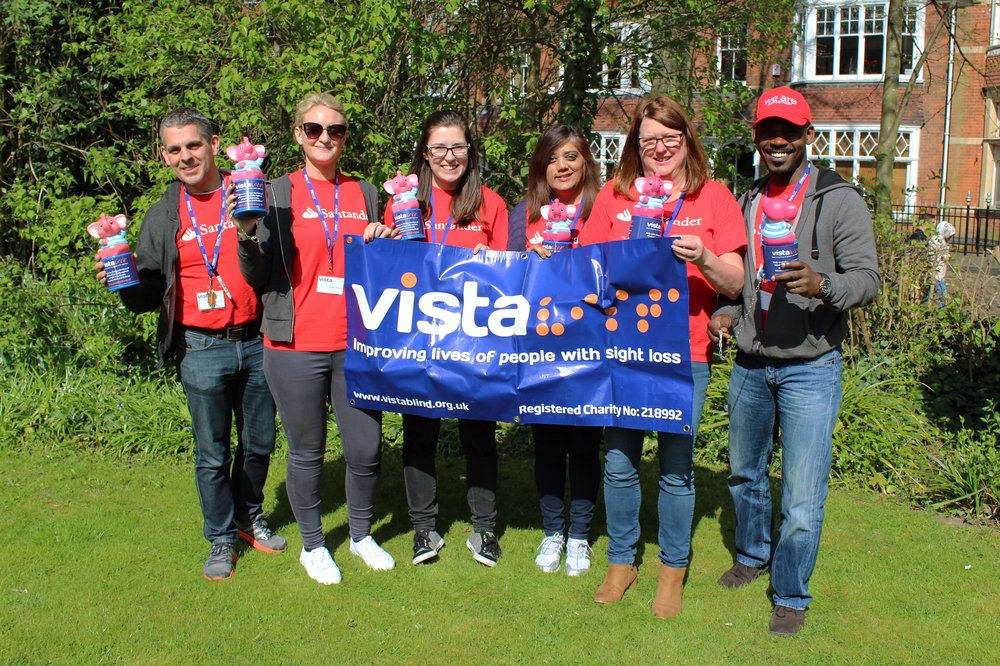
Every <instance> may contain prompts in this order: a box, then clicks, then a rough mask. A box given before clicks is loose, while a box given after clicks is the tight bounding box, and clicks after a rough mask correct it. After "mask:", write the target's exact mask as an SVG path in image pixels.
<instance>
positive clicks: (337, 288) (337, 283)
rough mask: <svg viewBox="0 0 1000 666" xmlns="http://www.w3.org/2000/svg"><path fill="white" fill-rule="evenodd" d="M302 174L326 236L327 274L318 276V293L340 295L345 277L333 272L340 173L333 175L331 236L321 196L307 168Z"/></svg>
mask: <svg viewBox="0 0 1000 666" xmlns="http://www.w3.org/2000/svg"><path fill="white" fill-rule="evenodd" d="M302 176H303V177H304V178H305V181H306V186H308V187H309V194H310V195H311V196H312V200H313V204H314V205H315V206H316V214H317V216H318V217H319V221H320V223H321V224H322V225H323V234H324V235H325V236H326V259H327V271H328V274H327V275H319V276H317V277H316V293H319V294H333V295H340V294H343V293H344V278H343V277H337V276H336V275H332V273H333V248H334V246H335V245H336V244H337V236H339V235H340V174H339V173H338V174H335V175H334V177H333V236H332V237H331V236H330V227H329V226H328V225H327V223H326V214H325V213H324V212H323V207H322V206H320V205H319V197H317V196H316V190H315V189H314V188H313V184H312V180H311V179H310V178H309V174H308V173H306V170H305V169H302Z"/></svg>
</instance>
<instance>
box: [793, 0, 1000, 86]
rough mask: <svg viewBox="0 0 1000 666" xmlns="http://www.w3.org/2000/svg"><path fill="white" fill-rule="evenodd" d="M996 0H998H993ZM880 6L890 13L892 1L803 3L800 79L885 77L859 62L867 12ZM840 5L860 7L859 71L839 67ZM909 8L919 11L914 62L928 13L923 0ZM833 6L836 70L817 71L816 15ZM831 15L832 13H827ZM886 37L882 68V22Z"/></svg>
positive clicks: (796, 51) (796, 68) (796, 62)
mask: <svg viewBox="0 0 1000 666" xmlns="http://www.w3.org/2000/svg"><path fill="white" fill-rule="evenodd" d="M994 1H995V0H994ZM871 7H879V8H881V9H882V10H883V11H884V12H885V14H886V15H888V9H889V3H888V2H879V1H877V0H874V1H871V0H870V1H867V2H866V1H861V0H854V1H850V0H807V1H806V2H804V3H803V6H802V7H801V8H800V10H799V14H798V16H797V22H798V24H799V26H800V28H801V34H802V39H801V40H798V41H797V42H796V44H795V45H794V47H793V49H792V71H793V72H795V73H796V74H797V81H801V82H805V83H809V82H812V83H820V82H823V83H830V82H837V83H841V82H871V83H878V82H880V81H881V80H882V77H883V73H882V72H879V73H878V74H865V73H864V67H863V64H862V63H861V62H860V61H861V59H862V58H863V55H864V43H863V33H864V31H865V23H866V20H865V12H866V10H867V9H868V8H871ZM841 9H856V10H857V16H858V18H857V20H858V31H859V32H860V33H862V40H861V42H860V43H859V48H858V56H859V64H858V71H857V73H854V74H840V73H839V72H838V70H839V67H840V62H839V61H840V45H841V37H840V34H841V32H840V31H841V28H842V21H841V18H842V14H841ZM908 9H912V10H915V12H916V15H915V16H914V20H913V57H912V62H913V63H916V61H917V59H918V58H919V57H920V51H921V49H922V48H923V45H924V27H925V14H924V5H922V4H915V3H913V4H910V5H909V7H908ZM831 10H832V17H831V18H832V24H830V28H831V29H832V30H833V32H834V34H833V35H832V36H833V38H834V54H833V66H834V72H833V73H832V74H817V73H816V48H817V47H816V40H817V16H819V15H820V12H830V11H831ZM828 16H829V15H828ZM886 20H888V19H887V18H886ZM882 34H883V40H882V62H883V68H884V63H885V38H884V35H885V28H884V23H883V32H882ZM910 76H911V74H910V73H902V74H900V77H899V80H900V81H908V80H909V79H910ZM917 80H918V81H920V80H922V77H921V74H920V72H917Z"/></svg>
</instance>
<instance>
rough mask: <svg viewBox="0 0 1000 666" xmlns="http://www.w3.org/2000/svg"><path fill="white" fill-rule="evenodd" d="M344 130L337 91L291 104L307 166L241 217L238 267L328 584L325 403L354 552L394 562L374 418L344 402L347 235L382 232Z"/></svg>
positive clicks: (294, 497)
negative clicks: (386, 541) (256, 213)
mask: <svg viewBox="0 0 1000 666" xmlns="http://www.w3.org/2000/svg"><path fill="white" fill-rule="evenodd" d="M347 130H348V123H347V115H346V113H345V112H344V108H343V106H341V104H340V102H339V101H338V100H337V99H336V98H335V97H333V96H331V95H328V94H325V93H323V94H310V95H306V97H305V98H303V99H302V101H300V102H299V103H298V105H297V106H296V107H295V123H294V127H293V132H294V135H295V141H296V142H297V143H298V144H299V146H301V148H302V154H303V156H304V157H305V165H304V167H303V168H302V169H300V170H297V171H294V172H292V173H290V174H288V175H286V176H283V177H281V178H279V179H277V180H275V181H273V182H272V183H270V184H269V185H268V199H269V210H268V215H267V217H265V218H264V220H263V222H262V223H261V224H260V225H255V224H253V223H252V222H251V223H250V224H246V225H241V226H242V227H243V228H242V229H241V231H242V233H241V240H240V244H239V255H240V269H241V271H242V272H243V274H244V276H245V277H246V279H247V281H248V282H249V283H250V284H251V285H253V286H254V287H255V288H258V289H261V290H262V296H261V300H262V301H263V303H264V320H263V323H262V325H261V330H262V332H263V333H264V374H265V375H266V377H267V382H268V385H269V386H270V387H271V393H272V394H273V395H274V401H275V403H276V404H277V407H278V412H279V413H280V415H281V420H282V424H283V425H284V429H285V435H286V437H287V439H288V475H287V479H286V486H287V490H288V501H289V503H290V504H291V506H292V512H293V513H294V514H295V519H296V521H298V524H299V531H300V532H301V533H302V546H303V548H302V553H301V555H300V556H299V561H300V562H301V563H302V566H303V567H305V569H306V572H307V573H308V574H309V576H310V577H311V578H313V579H314V580H316V581H318V582H320V583H323V584H326V585H329V584H334V583H339V582H340V580H341V574H340V570H339V568H338V567H337V565H336V563H335V562H334V560H333V557H332V556H331V555H330V551H329V550H328V549H327V548H326V545H325V539H324V536H323V525H322V522H321V509H320V504H321V502H320V499H321V492H320V491H321V488H320V486H321V478H322V473H323V457H324V454H325V453H326V421H327V403H328V402H329V403H330V404H332V406H333V413H334V416H335V417H336V419H337V428H338V429H339V431H340V438H341V442H342V444H343V450H344V459H345V461H346V463H347V474H346V480H345V485H346V489H345V494H346V496H347V513H348V523H349V531H350V535H351V545H350V550H351V552H352V553H354V554H356V555H358V556H359V557H361V559H362V560H364V562H365V564H367V565H368V566H369V567H370V568H372V569H377V570H387V569H392V568H393V567H394V566H395V562H394V561H393V559H392V557H391V556H390V555H389V553H387V552H385V550H383V549H382V548H381V547H380V546H379V545H378V544H377V543H376V542H375V540H374V539H373V538H372V537H371V535H370V533H369V532H370V529H371V524H372V519H373V517H374V505H375V495H376V492H377V490H378V483H379V469H380V464H381V444H382V439H381V437H382V414H381V412H377V411H372V410H367V409H355V408H354V407H351V406H350V404H349V402H348V399H347V389H346V384H345V382H344V358H345V355H346V349H347V307H346V300H345V295H344V237H345V236H347V235H348V234H364V235H365V237H366V238H368V239H371V238H372V237H373V236H375V235H380V236H381V235H388V229H387V228H386V227H385V226H384V225H381V224H377V223H376V222H375V221H376V220H377V215H378V209H377V206H378V198H377V190H376V189H375V187H374V186H373V185H372V184H371V183H367V182H365V181H363V180H357V179H355V178H352V177H350V176H346V175H344V174H343V173H341V172H340V171H339V170H338V169H337V162H338V160H339V158H340V156H341V153H342V152H343V149H344V144H345V142H346V141H347V134H348V131H347Z"/></svg>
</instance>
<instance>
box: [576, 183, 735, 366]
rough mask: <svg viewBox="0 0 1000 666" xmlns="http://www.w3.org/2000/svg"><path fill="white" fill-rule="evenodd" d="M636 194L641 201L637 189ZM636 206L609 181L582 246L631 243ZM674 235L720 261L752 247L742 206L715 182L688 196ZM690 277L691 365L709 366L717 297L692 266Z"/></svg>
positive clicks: (670, 209) (668, 207)
mask: <svg viewBox="0 0 1000 666" xmlns="http://www.w3.org/2000/svg"><path fill="white" fill-rule="evenodd" d="M631 193H632V195H633V196H635V197H636V198H638V194H637V192H636V191H635V188H634V187H633V188H632V190H631ZM635 203H636V201H635V200H631V199H627V198H625V197H623V196H621V195H619V194H618V193H616V192H615V190H614V182H613V181H609V182H608V183H607V184H606V185H605V186H604V187H603V188H602V189H601V191H600V193H599V194H598V195H597V198H596V199H595V200H594V207H593V208H592V209H591V211H590V217H589V218H588V219H587V226H586V227H584V229H583V232H582V233H581V234H580V244H581V245H592V244H594V243H603V242H605V241H613V240H626V239H628V237H629V232H630V231H631V229H632V206H634V205H635ZM674 205H675V202H673V201H671V202H668V203H667V205H666V210H665V217H667V219H669V216H670V214H671V213H673V210H674V208H673V207H674ZM669 235H670V236H684V235H694V236H698V237H699V238H701V241H702V243H704V245H705V247H706V248H707V249H709V250H711V251H712V252H713V253H715V254H716V255H718V256H721V255H723V254H726V253H728V252H737V253H739V254H740V255H742V254H743V253H744V252H745V251H746V247H747V239H746V230H745V229H744V227H743V213H742V212H741V211H740V207H739V204H737V203H736V199H735V198H734V197H733V195H732V194H731V193H730V192H729V190H727V189H726V188H725V187H724V186H723V185H721V184H720V183H717V182H715V181H714V180H710V181H707V182H706V183H705V185H704V186H702V188H701V190H699V191H698V193H697V194H693V195H692V194H690V193H688V194H687V195H686V196H685V198H684V203H683V204H682V206H681V209H680V210H679V211H678V213H677V218H676V219H675V220H674V225H673V227H671V229H670V234H669ZM687 275H688V290H689V292H690V302H689V312H690V316H689V317H688V327H689V334H690V337H691V360H692V361H695V362H703V363H704V362H708V361H710V360H711V359H712V341H711V340H710V339H709V337H708V321H709V319H711V317H712V310H713V309H714V307H715V300H716V291H715V289H714V288H713V287H712V285H710V284H709V283H708V280H706V279H705V278H704V276H702V274H701V271H699V270H698V269H697V268H696V267H695V265H694V264H690V263H689V264H688V265H687Z"/></svg>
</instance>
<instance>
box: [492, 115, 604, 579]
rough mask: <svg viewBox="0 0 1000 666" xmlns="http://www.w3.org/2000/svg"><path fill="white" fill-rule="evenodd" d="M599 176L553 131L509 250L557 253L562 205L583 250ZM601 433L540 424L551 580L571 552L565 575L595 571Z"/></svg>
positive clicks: (578, 149) (514, 217)
mask: <svg viewBox="0 0 1000 666" xmlns="http://www.w3.org/2000/svg"><path fill="white" fill-rule="evenodd" d="M599 174H600V170H599V168H598V166H597V162H595V161H594V156H593V155H592V154H591V152H590V143H589V141H587V137H585V136H584V134H583V132H581V131H580V130H579V129H577V128H576V127H571V126H569V125H554V126H552V127H550V128H549V129H547V130H546V131H545V132H544V133H543V134H542V136H541V137H540V138H539V139H538V144H537V145H536V146H535V151H534V153H532V155H531V161H530V163H529V166H528V192H527V196H526V197H525V199H524V201H522V202H521V203H519V204H517V206H515V207H514V209H513V211H511V214H510V231H511V233H510V240H509V241H508V249H510V250H515V251H524V250H525V249H527V250H529V251H532V252H536V253H537V254H538V255H539V256H540V257H542V258H548V257H549V256H550V255H551V253H550V252H549V250H547V249H545V248H544V247H542V240H543V239H542V234H543V233H544V232H545V224H546V222H545V220H544V219H543V218H542V213H541V209H542V207H543V206H549V205H553V204H555V203H556V202H557V201H558V202H560V203H562V204H564V205H566V206H573V207H574V209H575V210H574V211H573V214H572V215H571V216H570V217H571V218H572V224H571V227H570V232H571V240H570V247H576V246H577V244H578V243H579V236H580V232H581V231H582V230H583V229H584V227H585V225H586V224H587V219H588V217H589V216H590V210H591V208H592V207H593V205H594V198H595V197H596V196H597V192H598V191H599V190H600V188H601V185H600V175H599ZM601 431H602V430H601V428H596V427H589V426H579V425H552V424H533V425H532V426H531V436H532V439H533V440H534V448H535V487H536V488H537V489H538V498H539V499H538V507H539V509H540V511H541V514H542V529H543V531H544V533H545V534H544V537H543V538H542V542H541V544H539V546H538V554H537V556H536V557H535V566H537V567H538V568H539V569H541V570H542V571H544V572H546V573H553V572H556V571H558V570H559V566H560V564H561V560H562V554H563V550H564V549H565V551H566V573H567V574H568V575H570V576H579V575H580V574H583V573H586V571H587V570H589V569H590V553H591V550H590V543H589V538H590V524H591V522H592V521H593V519H594V504H595V502H596V501H597V488H598V484H599V480H600V473H601V464H600V461H599V459H598V452H599V450H600V447H601ZM567 462H568V471H569V489H570V511H569V513H570V520H569V531H568V532H567V531H566V520H565V517H564V511H565V504H564V502H563V493H564V490H565V488H566V473H567Z"/></svg>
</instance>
